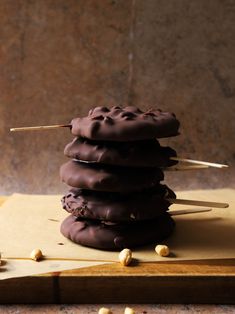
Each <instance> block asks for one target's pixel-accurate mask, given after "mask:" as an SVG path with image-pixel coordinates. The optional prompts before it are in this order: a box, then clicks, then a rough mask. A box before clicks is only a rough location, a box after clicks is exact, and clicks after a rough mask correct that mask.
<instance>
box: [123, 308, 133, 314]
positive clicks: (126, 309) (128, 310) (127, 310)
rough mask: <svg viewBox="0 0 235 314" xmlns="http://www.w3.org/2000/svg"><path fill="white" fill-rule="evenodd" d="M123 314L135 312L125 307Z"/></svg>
mask: <svg viewBox="0 0 235 314" xmlns="http://www.w3.org/2000/svg"><path fill="white" fill-rule="evenodd" d="M124 314H135V311H134V310H133V309H132V308H131V307H126V308H125V311H124Z"/></svg>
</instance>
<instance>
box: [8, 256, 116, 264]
mask: <svg viewBox="0 0 235 314" xmlns="http://www.w3.org/2000/svg"><path fill="white" fill-rule="evenodd" d="M2 259H3V260H4V259H6V260H23V261H32V259H31V258H30V257H17V256H2ZM43 260H47V261H72V262H103V263H119V261H118V260H108V259H88V258H66V257H46V256H44V257H43V258H42V261H43Z"/></svg>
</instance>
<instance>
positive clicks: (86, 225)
mask: <svg viewBox="0 0 235 314" xmlns="http://www.w3.org/2000/svg"><path fill="white" fill-rule="evenodd" d="M174 225H175V223H174V221H173V219H172V218H171V217H170V215H169V214H168V213H164V214H162V215H161V216H159V217H158V218H157V219H152V220H147V221H141V222H136V223H117V224H115V223H111V224H109V223H105V222H102V221H99V220H84V219H81V218H76V217H74V216H73V215H70V216H68V217H67V218H66V219H65V220H64V221H63V222H62V225H61V233H62V234H63V235H64V236H65V237H66V238H68V239H70V240H72V241H73V242H75V243H78V244H81V245H84V246H89V247H93V248H97V249H103V250H121V249H123V248H133V247H137V246H142V245H145V244H150V243H156V244H157V243H159V242H160V241H162V240H163V239H165V238H166V237H168V236H169V235H170V234H171V233H172V231H173V230H174Z"/></svg>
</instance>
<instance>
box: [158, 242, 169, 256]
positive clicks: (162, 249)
mask: <svg viewBox="0 0 235 314" xmlns="http://www.w3.org/2000/svg"><path fill="white" fill-rule="evenodd" d="M155 251H156V253H157V254H158V255H160V256H168V255H169V254H170V250H169V248H168V246H167V245H163V244H158V245H157V246H156V247H155Z"/></svg>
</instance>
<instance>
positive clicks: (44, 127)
mask: <svg viewBox="0 0 235 314" xmlns="http://www.w3.org/2000/svg"><path fill="white" fill-rule="evenodd" d="M70 127H71V124H56V125H40V126H29V127H22V128H11V129H10V132H19V131H44V130H51V129H58V128H70Z"/></svg>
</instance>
